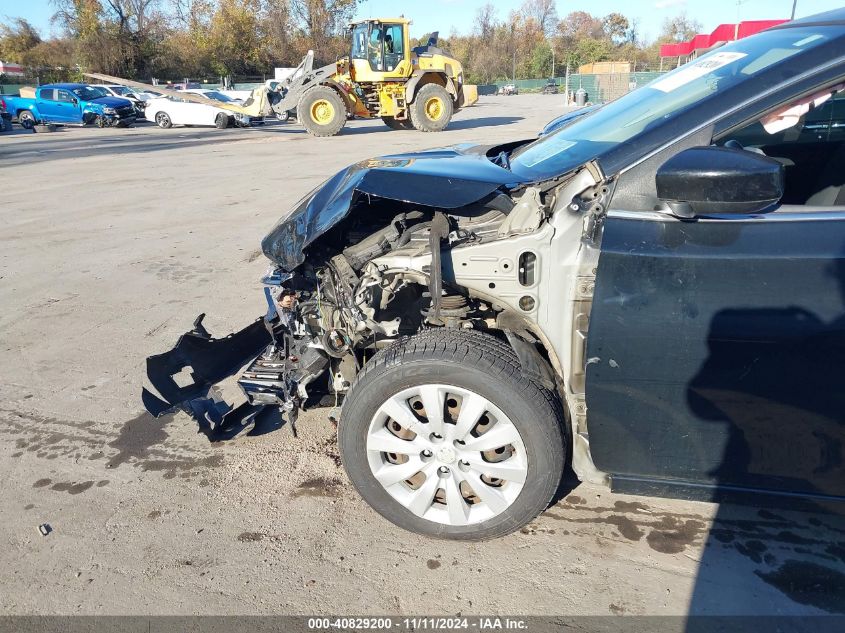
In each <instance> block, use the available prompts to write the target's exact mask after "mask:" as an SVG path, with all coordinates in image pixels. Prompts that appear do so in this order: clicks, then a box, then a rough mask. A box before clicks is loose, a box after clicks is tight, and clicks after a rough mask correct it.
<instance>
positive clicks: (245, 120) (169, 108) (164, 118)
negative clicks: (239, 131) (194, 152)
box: [145, 90, 250, 130]
mask: <svg viewBox="0 0 845 633" xmlns="http://www.w3.org/2000/svg"><path fill="white" fill-rule="evenodd" d="M189 92H195V93H197V94H202V95H203V96H204V97H208V98H210V99H217V97H215V96H211V95H210V94H207V93H211V92H213V91H209V90H191V91H189ZM221 96H223V95H221ZM224 100H225V99H218V101H224ZM145 115H146V117H147V120H148V121H155V123H156V125H158V126H159V127H160V128H164V129H168V128H171V127H173V126H174V125H198V126H199V125H205V126H214V127H216V128H218V129H220V130H222V129H223V128H226V127H229V126H230V125H232V124H235V125H238V126H244V127H248V126H249V125H250V118H249V117H248V116H245V115H243V114H239V113H235V112H232V111H231V110H225V109H223V108H216V107H214V106H212V105H207V104H205V103H193V102H191V101H184V100H182V99H177V98H176V97H161V98H158V99H151V100H150V101H148V102H147V108H146V111H145Z"/></svg>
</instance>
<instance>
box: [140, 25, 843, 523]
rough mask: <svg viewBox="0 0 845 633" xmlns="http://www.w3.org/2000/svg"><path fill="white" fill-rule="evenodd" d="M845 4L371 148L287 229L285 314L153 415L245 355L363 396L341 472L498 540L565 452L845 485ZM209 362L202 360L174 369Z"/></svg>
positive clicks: (369, 495)
mask: <svg viewBox="0 0 845 633" xmlns="http://www.w3.org/2000/svg"><path fill="white" fill-rule="evenodd" d="M843 89H845V10H837V11H833V12H829V13H826V14H821V15H817V16H814V17H811V18H806V19H803V20H799V21H794V22H790V23H787V24H784V25H781V26H778V27H775V28H773V29H770V30H768V31H764V32H762V33H760V34H758V35H755V36H752V37H749V38H746V39H742V40H739V41H737V42H734V43H732V44H729V45H727V46H724V47H721V48H719V49H717V50H715V51H712V52H710V53H708V54H706V55H704V56H702V57H700V58H698V59H696V60H694V61H691V62H690V63H688V64H686V65H684V66H682V67H680V68H678V69H677V70H675V71H673V72H671V73H668V74H666V75H663V76H661V77H660V78H658V79H657V80H656V81H654V82H652V83H651V84H649V85H648V86H645V87H644V88H641V89H639V90H637V91H635V92H633V93H631V94H628V95H627V96H625V97H622V98H621V99H619V100H617V101H615V102H612V103H609V104H606V105H605V106H603V107H602V108H600V109H597V110H595V111H594V112H592V113H591V114H590V115H589V116H586V117H582V118H579V119H576V120H574V121H572V122H571V123H570V124H569V125H566V126H564V127H562V128H560V129H558V130H557V131H555V132H552V133H550V134H548V135H544V136H542V137H541V138H539V139H534V140H529V141H522V142H513V143H510V144H506V145H499V146H495V147H490V146H459V147H453V148H448V149H441V150H432V151H427V152H420V153H413V154H400V155H394V156H386V157H383V158H378V159H373V160H370V161H365V162H362V163H359V164H356V165H353V166H351V167H349V168H348V169H346V170H344V171H342V172H341V173H339V174H337V175H335V176H333V177H332V178H331V179H329V180H328V181H327V182H326V183H325V184H324V185H322V186H321V187H320V188H318V189H317V190H315V191H314V192H312V193H311V194H309V195H308V196H307V197H306V198H305V199H304V200H302V201H301V202H300V203H299V204H298V205H296V207H295V208H294V209H293V210H292V211H290V212H289V213H288V214H287V215H285V216H284V217H283V218H282V219H281V220H280V221H279V223H278V224H277V226H276V227H275V228H274V229H273V230H272V231H271V232H270V234H269V235H267V237H266V238H265V239H264V241H263V243H262V246H263V250H264V253H265V255H266V256H267V257H268V258H269V259H270V260H271V262H272V267H271V270H270V271H269V272H268V274H267V275H266V277H265V278H264V282H265V294H266V297H267V302H268V311H267V314H266V315H265V316H264V317H261V318H259V319H257V320H256V321H255V322H254V323H253V324H251V325H250V326H248V327H246V328H245V329H243V330H241V331H240V332H238V333H236V334H233V335H230V336H228V337H225V338H220V339H217V338H214V337H212V336H211V335H210V334H209V333H208V332H207V331H206V330H205V329H204V328H203V326H202V319H201V318H200V319H198V320H197V322H196V323H195V327H194V329H193V330H192V331H191V332H189V333H187V334H186V335H184V336H183V337H182V338H181V339H180V341H179V343H178V345H177V346H176V348H175V349H174V350H172V351H170V352H167V353H165V354H161V355H158V356H153V357H151V358H150V359H149V360H148V376H149V379H150V383H151V386H150V388H149V389H147V390H145V392H144V402H145V405H146V406H147V408H148V409H149V410H150V411H151V412H153V413H156V414H160V413H162V412H164V411H166V410H168V409H170V408H173V407H180V408H182V409H183V410H186V411H189V412H191V413H193V414H194V415H203V414H202V413H201V408H200V407H199V406H198V404H197V403H198V402H201V401H202V399H203V398H204V397H206V396H207V394H208V392H209V389H210V388H211V387H212V385H213V384H214V383H216V382H218V381H220V380H222V379H224V378H226V377H227V376H229V375H232V374H236V373H237V372H238V371H239V370H242V371H241V373H240V374H239V378H238V382H239V384H240V385H241V387H242V390H243V393H244V394H245V402H244V403H243V404H242V405H241V406H238V407H237V408H235V409H233V410H232V411H230V412H229V413H228V414H227V415H226V416H224V417H223V418H222V419H219V420H215V422H216V423H219V424H220V425H221V426H224V427H225V426H231V425H238V424H244V423H246V421H248V420H249V418H250V416H251V415H254V413H255V412H256V411H258V410H260V409H261V408H262V407H267V406H272V407H281V408H282V410H283V411H285V412H286V415H288V416H289V419H291V420H293V419H295V416H296V412H297V411H298V410H299V409H300V408H302V407H304V406H310V405H311V404H318V403H320V402H322V401H331V402H334V401H336V400H342V402H343V408H342V412H341V415H340V422H339V428H338V436H339V444H340V450H341V456H342V460H343V464H344V467H345V468H346V470H347V472H348V474H349V477H350V479H351V481H352V483H353V484H354V485H355V487H356V488H357V490H358V491H359V492H360V493H361V495H362V496H363V497H364V498H365V499H366V500H367V502H368V503H369V504H370V505H371V506H372V507H373V508H374V509H375V510H376V511H378V512H379V513H381V514H382V515H383V516H384V517H386V518H387V519H389V520H390V521H393V522H394V523H396V524H398V525H400V526H402V527H404V528H407V529H409V530H413V531H416V532H420V533H424V534H429V535H433V536H439V537H447V538H457V539H484V538H492V537H496V536H500V535H503V534H507V533H509V532H512V531H514V530H517V529H519V528H520V527H521V526H523V525H525V524H526V523H527V522H529V521H530V520H532V519H533V518H534V517H535V516H536V515H537V514H538V513H540V512H541V511H542V510H543V509H544V508H546V506H547V504H548V503H549V501H550V499H552V497H553V495H554V493H555V491H556V489H557V488H558V486H559V484H560V481H561V477H562V474H563V472H564V468H565V466H566V465H567V464H569V465H571V467H572V469H573V470H574V471H575V473H576V474H577V475H578V477H579V478H581V479H582V480H589V481H592V482H603V483H606V484H608V485H609V486H610V487H611V488H612V489H613V490H620V491H626V492H635V493H640V494H654V495H666V496H679V497H684V498H695V499H722V498H726V497H727V496H730V495H737V496H742V495H749V494H750V495H753V496H754V498H755V499H757V500H762V499H769V498H771V499H792V500H808V499H814V500H823V501H825V502H827V501H835V500H842V499H843V498H845V459H843V445H845V189H843V184H845V125H842V122H841V121H840V120H839V118H837V117H838V116H839V115H837V114H836V113H837V112H839V113H841V111H842V105H843V102H844V101H845V92H843ZM185 372H187V373H189V375H190V379H189V380H187V381H185V380H180V381H179V382H177V380H175V379H174V376H176V375H178V374H180V373H183V374H184V373H185Z"/></svg>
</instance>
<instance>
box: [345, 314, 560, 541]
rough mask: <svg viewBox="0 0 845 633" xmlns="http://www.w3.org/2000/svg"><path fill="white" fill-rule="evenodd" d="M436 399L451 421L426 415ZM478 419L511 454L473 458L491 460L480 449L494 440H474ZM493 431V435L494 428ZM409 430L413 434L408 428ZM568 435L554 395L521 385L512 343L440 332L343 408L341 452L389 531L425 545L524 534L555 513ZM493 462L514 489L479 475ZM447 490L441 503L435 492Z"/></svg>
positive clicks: (395, 348)
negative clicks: (429, 540) (429, 539)
mask: <svg viewBox="0 0 845 633" xmlns="http://www.w3.org/2000/svg"><path fill="white" fill-rule="evenodd" d="M426 393H429V394H432V395H431V397H430V398H429V401H430V402H432V403H434V404H435V406H437V403H438V400H439V401H440V402H439V407H438V408H440V414H441V415H436V416H432V415H430V414H429V412H427V411H426V410H425V408H424V407H425V406H426V404H425V401H424V398H425V397H426V396H425V394H426ZM417 394H419V397H418V396H417ZM453 398H454V399H458V400H457V401H453V400H452V399H453ZM467 398H469V400H467ZM464 404H466V405H467V406H468V407H469V410H468V411H474V413H468V415H467V420H466V421H467V422H470V424H468V425H467V424H461V418H462V417H463V416H462V412H463V407H464ZM444 406H445V407H447V409H446V410H445V411H444V410H443V409H442V407H444ZM405 409H408V410H407V411H405ZM398 414H401V415H398ZM443 414H445V417H444V415H443ZM396 415H398V418H396V417H393V416H396ZM437 418H439V419H440V421H441V422H442V424H441V423H440V422H437ZM391 420H392V422H391ZM398 420H401V422H399V421H398ZM406 420H410V423H408V422H406ZM473 420H478V422H477V424H478V425H483V426H485V428H486V429H488V430H495V433H493V434H491V436H489V437H491V438H493V439H491V440H488V443H489V446H487V447H486V448H487V449H491V447H494V446H497V445H498V444H502V445H503V446H504V445H505V444H507V447H506V448H497V449H492V452H491V451H490V450H488V451H487V452H486V453H485V454H484V455H483V456H478V455H475V456H473V455H471V454H468V452H469V453H472V452H474V451H475V450H482V451H483V450H484V448H483V447H477V446H476V447H473V446H472V445H471V444H472V443H478V442H484V441H485V440H484V435H483V432H484V430H483V429H482V428H481V427H480V426H479V427H475V430H473V431H471V432H469V433H466V429H467V428H470V427H471V426H472V421H473ZM449 422H452V424H449ZM491 422H492V424H493V425H494V426H493V427H492V429H491V428H490V427H487V426H486V425H487V424H490V423H491ZM435 423H436V424H435ZM388 424H389V426H388ZM407 424H410V425H412V426H411V427H409V428H413V431H412V432H410V433H407V432H405V431H404V428H403V427H402V425H407ZM563 424H564V416H563V409H562V406H561V403H560V401H559V399H558V397H557V396H556V394H554V393H553V392H551V391H549V390H547V389H545V388H544V387H542V386H541V385H539V384H537V383H535V382H534V381H532V380H531V379H529V378H527V377H525V376H524V375H523V373H522V370H521V367H520V364H519V359H518V358H517V356H516V353H515V352H514V351H513V349H512V348H511V347H510V346H509V345H508V344H507V343H505V342H503V341H500V340H499V339H497V338H495V337H493V336H490V335H487V334H482V333H480V332H475V331H467V330H450V329H447V328H434V329H433V330H430V331H424V332H422V333H420V334H418V335H416V336H412V337H410V338H406V339H403V340H401V341H398V342H397V343H395V344H393V345H392V346H390V347H389V348H386V349H384V350H382V351H380V352H378V353H377V354H376V355H375V356H373V357H372V358H371V359H370V360H369V361H368V362H367V364H366V366H365V367H364V369H363V370H362V371H361V372H360V373H359V374H358V376H357V377H356V378H355V381H354V383H353V385H352V388H351V389H350V391H349V393H348V395H347V397H346V399H345V401H344V403H343V410H342V412H341V417H340V425H339V428H338V442H339V448H340V457H341V460H342V462H343V466H344V468H345V469H346V472H347V474H348V475H349V478H350V480H351V481H352V484H353V485H354V486H355V488H356V489H357V490H358V492H359V493H360V494H361V496H362V497H363V498H364V500H365V501H366V502H367V503H368V504H370V506H371V507H372V508H373V509H374V510H375V511H376V512H378V513H379V514H381V515H382V516H383V517H385V518H386V519H387V520H389V521H391V522H393V523H394V524H396V525H398V526H399V527H402V528H404V529H406V530H410V531H412V532H417V533H420V534H425V535H427V536H433V537H437V538H448V539H457V540H470V541H475V540H485V539H491V538H496V537H499V536H504V535H505V534H509V533H510V532H513V531H515V530H518V529H519V528H521V527H522V526H524V525H525V524H526V523H528V522H529V521H531V520H532V519H534V518H535V517H536V516H537V515H538V514H540V512H542V511H543V510H545V509H546V507H547V506H548V504H549V502H550V500H551V499H552V497H553V495H554V493H555V490H556V489H557V487H558V485H559V483H560V481H561V477H562V475H563V468H564V463H565V459H566V440H565V437H564V434H563V432H562V428H563ZM429 425H430V426H429ZM438 427H439V428H438ZM441 428H442V430H441ZM460 429H463V430H460ZM444 431H445V432H444ZM429 432H431V435H429ZM429 445H430V446H429ZM405 447H407V448H405ZM426 449H428V450H426ZM443 449H445V450H443ZM382 451H387V453H384V452H382ZM420 451H422V452H420ZM509 453H510V455H508V454H509ZM499 454H501V456H502V457H504V458H505V459H502V457H496V455H499ZM403 456H405V457H403ZM508 457H510V458H508ZM463 459H466V460H468V461H467V462H464V461H459V460H463ZM487 460H490V462H495V463H496V464H497V465H498V466H499V467H503V468H502V469H501V471H502V472H503V473H504V474H496V473H494V474H493V475H491V476H494V477H501V478H504V479H505V480H506V482H502V481H498V482H497V481H495V480H490V479H488V478H486V477H485V478H479V476H478V474H477V473H475V472H474V470H473V469H475V468H478V469H479V472H482V471H485V466H486V465H488V463H490V462H488V461H487ZM438 466H440V467H439V468H437V467H438ZM394 468H396V469H398V470H396V471H395V472H397V473H399V475H398V476H394V475H393V474H392V473H391V470H392V469H394ZM509 468H510V470H509ZM415 470H418V471H419V472H417V473H416V474H414V471H415ZM497 470H498V469H497ZM403 471H404V472H403ZM508 472H510V473H511V475H512V476H509V475H508V474H507V473H508ZM420 473H423V474H424V476H425V485H420V483H421V482H420V479H422V477H421V476H419V475H420ZM438 477H439V478H440V483H439V484H438V483H437V478H438ZM430 478H433V479H430ZM460 480H469V482H468V483H469V484H470V485H471V490H465V489H463V486H460V487H458V482H459V481H460ZM429 483H433V484H434V485H432V486H429V485H428V484H429ZM488 486H489V487H488ZM438 487H439V488H441V489H443V490H444V494H443V495H442V496H439V495H438V494H435V492H434V490H435V488H438ZM450 488H452V489H451V490H450ZM456 489H457V491H459V493H460V494H454V493H455V492H456ZM450 492H451V493H453V494H451V495H450ZM469 493H474V494H473V495H472V496H474V497H475V499H474V500H471V499H468V498H467V496H468V494H469ZM438 497H439V498H438ZM467 502H468V503H478V502H480V505H472V506H470V505H468V504H467ZM493 502H496V503H495V505H496V506H497V507H495V508H494V507H493V505H494V504H493Z"/></svg>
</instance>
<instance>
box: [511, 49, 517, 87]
mask: <svg viewBox="0 0 845 633" xmlns="http://www.w3.org/2000/svg"><path fill="white" fill-rule="evenodd" d="M511 77H512V78H513V82H514V85H516V48H514V49H513V66H512V67H511Z"/></svg>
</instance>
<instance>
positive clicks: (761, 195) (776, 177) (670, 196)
mask: <svg viewBox="0 0 845 633" xmlns="http://www.w3.org/2000/svg"><path fill="white" fill-rule="evenodd" d="M655 185H656V187H657V197H658V198H659V199H660V200H661V202H663V203H664V204H665V205H666V206H667V207H668V208H669V209H670V210H671V212H672V213H674V214H675V215H677V216H678V217H683V218H691V217H695V216H697V215H702V214H708V213H719V214H722V213H756V212H758V211H762V210H764V209H766V208H767V207H770V206H772V205H773V204H775V203H776V202H777V201H778V200H780V199H781V197H783V165H782V164H781V163H780V162H778V161H776V160H774V159H772V158H769V157H767V156H764V155H762V154H758V153H756V152H752V151H748V150H741V149H731V148H727V147H716V146H706V147H690V148H689V149H685V150H683V151H682V152H679V153H678V154H675V155H674V156H673V157H672V158H670V159H669V160H667V161H666V162H665V163H663V165H661V166H660V168H659V169H658V170H657V174H656V175H655Z"/></svg>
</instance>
